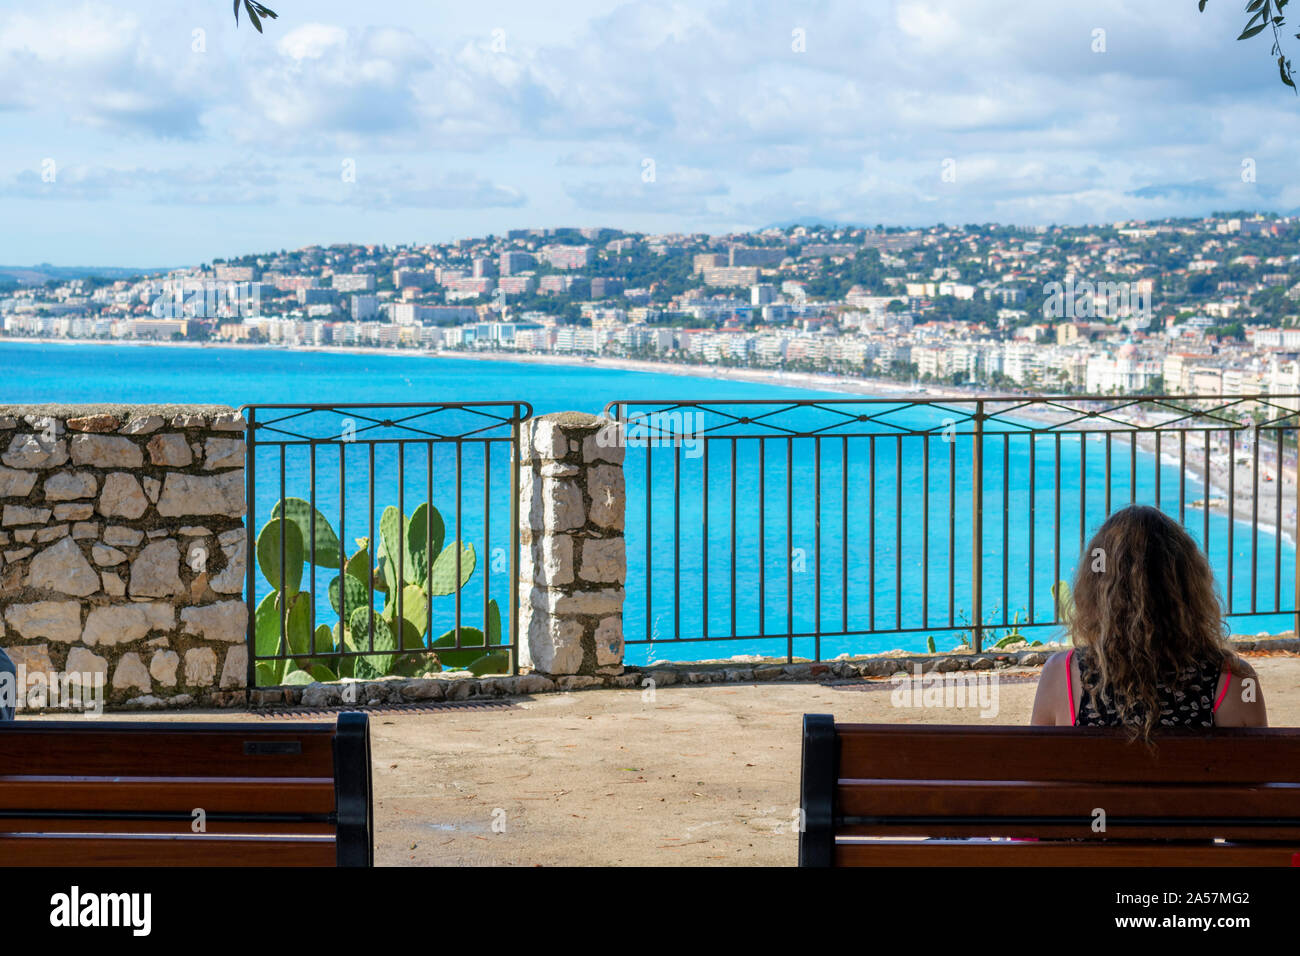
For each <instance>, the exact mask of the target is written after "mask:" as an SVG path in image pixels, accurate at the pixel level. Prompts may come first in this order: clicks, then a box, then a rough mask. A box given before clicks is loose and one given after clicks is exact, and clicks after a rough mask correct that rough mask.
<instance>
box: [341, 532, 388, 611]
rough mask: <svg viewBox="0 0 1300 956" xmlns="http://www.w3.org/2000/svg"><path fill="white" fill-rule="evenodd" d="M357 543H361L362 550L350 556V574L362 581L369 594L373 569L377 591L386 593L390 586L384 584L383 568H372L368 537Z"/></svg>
mask: <svg viewBox="0 0 1300 956" xmlns="http://www.w3.org/2000/svg"><path fill="white" fill-rule="evenodd" d="M357 543H358V545H360V550H358V551H357V553H356V554H354V555H352V557H350V558H348V574H350V575H352V577H354V578H356V579H357V580H358V581H360V582H361V584H362V586H364V587H365V590H366V594H367V596H368V595H369V594H370V574H371V571H372V570H373V571H374V576H375V592H376V593H378V594H384V593H386V592H387V591H388V586H387V585H386V584H384V578H383V571H382V569H379V568H374V569H372V568H371V565H370V549H369V548H368V547H367V542H366V539H365V538H359V539H358V540H357ZM363 603H364V602H363Z"/></svg>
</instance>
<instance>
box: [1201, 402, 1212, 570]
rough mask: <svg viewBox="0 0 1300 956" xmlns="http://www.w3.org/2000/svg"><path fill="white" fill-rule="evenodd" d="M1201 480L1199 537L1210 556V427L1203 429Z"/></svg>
mask: <svg viewBox="0 0 1300 956" xmlns="http://www.w3.org/2000/svg"><path fill="white" fill-rule="evenodd" d="M1203 474H1204V478H1203V479H1202V481H1201V486H1202V487H1201V491H1202V496H1201V497H1202V500H1201V538H1202V540H1203V541H1204V542H1205V544H1204V547H1205V557H1206V559H1207V560H1208V559H1209V557H1210V499H1211V496H1212V495H1213V494H1214V477H1213V473H1212V472H1211V471H1210V429H1208V428H1207V429H1205V471H1204V473H1203Z"/></svg>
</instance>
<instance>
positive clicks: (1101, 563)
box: [1030, 505, 1268, 741]
mask: <svg viewBox="0 0 1300 956" xmlns="http://www.w3.org/2000/svg"><path fill="white" fill-rule="evenodd" d="M1073 597H1074V607H1073V609H1072V610H1071V612H1070V614H1069V619H1068V621H1067V628H1068V631H1069V634H1070V637H1071V640H1072V643H1073V644H1074V648H1073V649H1072V650H1069V651H1062V652H1060V653H1058V654H1054V655H1052V657H1050V658H1049V659H1048V661H1047V663H1046V664H1045V665H1043V673H1042V677H1041V678H1040V679H1039V682H1038V694H1037V696H1036V697H1035V698H1034V711H1033V716H1032V717H1031V718H1030V723H1031V724H1049V725H1050V724H1054V725H1058V726H1076V727H1125V728H1127V729H1128V730H1129V731H1130V732H1131V733H1132V735H1133V736H1134V737H1141V738H1143V739H1145V740H1148V741H1150V739H1151V736H1152V734H1153V732H1156V731H1158V730H1160V729H1162V728H1167V727H1191V728H1209V727H1265V726H1267V725H1268V715H1267V713H1266V711H1265V709H1264V695H1263V692H1262V691H1261V690H1260V687H1259V678H1258V676H1257V675H1256V674H1255V671H1254V669H1252V668H1251V666H1250V665H1249V664H1247V663H1246V662H1245V661H1243V660H1242V659H1241V658H1240V657H1239V656H1238V655H1237V653H1236V651H1234V650H1233V649H1232V647H1231V645H1230V644H1229V643H1228V640H1227V628H1226V625H1225V623H1224V620H1223V609H1222V606H1221V604H1220V602H1219V598H1218V595H1217V593H1216V591H1215V588H1214V574H1213V572H1212V571H1211V570H1210V564H1209V562H1208V561H1207V560H1206V558H1205V555H1204V554H1202V553H1201V550H1200V549H1199V548H1198V547H1197V546H1196V542H1195V541H1193V540H1192V537H1191V535H1189V534H1188V533H1187V532H1186V531H1185V530H1184V529H1183V527H1182V526H1181V525H1180V524H1178V522H1176V521H1174V520H1173V519H1172V518H1170V517H1169V516H1168V515H1166V514H1165V513H1164V512H1162V511H1159V510H1157V509H1156V508H1149V507H1146V506H1144V505H1133V506H1130V507H1128V508H1124V509H1123V510H1121V511H1117V512H1115V514H1113V515H1111V516H1110V518H1108V519H1107V520H1106V522H1105V524H1103V525H1102V526H1101V529H1100V530H1099V531H1098V532H1097V534H1096V535H1095V536H1094V537H1093V539H1092V541H1091V543H1090V544H1089V545H1088V549H1087V551H1085V552H1084V554H1083V556H1082V557H1081V558H1080V560H1079V570H1078V572H1077V573H1076V575H1075V579H1074V592H1073Z"/></svg>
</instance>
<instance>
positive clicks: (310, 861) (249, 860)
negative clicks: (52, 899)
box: [0, 833, 337, 867]
mask: <svg viewBox="0 0 1300 956" xmlns="http://www.w3.org/2000/svg"><path fill="white" fill-rule="evenodd" d="M336 855H337V849H336V847H335V843H334V840H332V839H329V838H301V839H294V838H287V837H237V836H212V835H194V836H185V837H178V836H147V835H117V834H94V835H80V834H59V833H44V834H15V835H8V836H0V864H3V865H5V866H77V867H81V866H334V865H335V857H336Z"/></svg>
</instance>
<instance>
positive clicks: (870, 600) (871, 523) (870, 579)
mask: <svg viewBox="0 0 1300 956" xmlns="http://www.w3.org/2000/svg"><path fill="white" fill-rule="evenodd" d="M867 443H868V445H869V448H868V452H869V453H870V455H871V464H870V466H869V467H870V469H871V470H870V471H869V473H868V474H869V476H870V480H869V481H868V482H867V489H868V497H869V498H870V499H871V500H870V502H869V506H868V508H867V525H868V529H867V530H868V535H867V537H868V538H869V539H870V541H871V547H869V548H868V549H867V616H868V618H869V620H868V624H869V625H870V627H871V630H873V631H874V630H875V629H876V436H875V435H870V436H868V438H867ZM1296 484H1297V485H1298V486H1300V481H1297V482H1296ZM1297 500H1300V492H1297ZM1297 515H1298V517H1297V519H1296V520H1297V521H1300V509H1297ZM1297 589H1298V590H1297V593H1300V584H1297ZM1297 607H1300V602H1297ZM1297 614H1300V611H1297ZM1296 633H1297V634H1300V627H1298V628H1297V630H1296Z"/></svg>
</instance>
